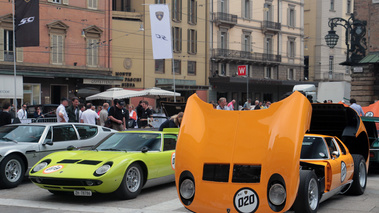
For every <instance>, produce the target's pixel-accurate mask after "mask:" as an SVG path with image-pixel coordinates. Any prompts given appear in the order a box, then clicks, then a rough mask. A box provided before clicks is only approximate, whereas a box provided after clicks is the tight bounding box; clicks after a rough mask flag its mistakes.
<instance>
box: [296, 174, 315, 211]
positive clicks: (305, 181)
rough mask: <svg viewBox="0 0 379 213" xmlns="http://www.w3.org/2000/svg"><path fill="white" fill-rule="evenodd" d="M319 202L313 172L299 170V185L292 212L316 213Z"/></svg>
mask: <svg viewBox="0 0 379 213" xmlns="http://www.w3.org/2000/svg"><path fill="white" fill-rule="evenodd" d="M319 202H320V190H319V185H318V181H317V176H316V174H315V173H314V172H313V171H310V170H300V185H299V190H298V193H297V197H296V200H295V203H294V204H293V210H294V211H295V212H296V213H316V212H317V209H318V206H319Z"/></svg>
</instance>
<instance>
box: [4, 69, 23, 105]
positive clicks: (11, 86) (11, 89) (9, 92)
mask: <svg viewBox="0 0 379 213" xmlns="http://www.w3.org/2000/svg"><path fill="white" fill-rule="evenodd" d="M15 81H16V86H15ZM15 90H16V91H15ZM15 96H16V98H17V100H18V102H20V101H21V102H22V99H23V78H22V76H16V79H15V78H14V76H13V75H0V108H1V107H2V106H3V103H4V102H10V103H13V100H14V98H15Z"/></svg>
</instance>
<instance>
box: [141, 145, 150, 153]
mask: <svg viewBox="0 0 379 213" xmlns="http://www.w3.org/2000/svg"><path fill="white" fill-rule="evenodd" d="M147 151H149V148H148V147H147V146H144V147H142V149H141V152H142V153H146V152H147Z"/></svg>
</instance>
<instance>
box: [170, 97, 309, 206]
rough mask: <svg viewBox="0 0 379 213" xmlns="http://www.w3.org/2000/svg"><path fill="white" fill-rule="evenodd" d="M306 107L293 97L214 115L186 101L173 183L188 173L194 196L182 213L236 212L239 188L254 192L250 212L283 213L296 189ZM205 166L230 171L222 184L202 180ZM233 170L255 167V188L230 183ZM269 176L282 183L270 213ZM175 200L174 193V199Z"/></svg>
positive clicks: (206, 107) (199, 102)
mask: <svg viewBox="0 0 379 213" xmlns="http://www.w3.org/2000/svg"><path fill="white" fill-rule="evenodd" d="M311 113H312V106H311V104H310V103H309V101H308V100H307V99H306V98H305V97H304V96H303V95H302V94H301V93H299V92H295V93H293V94H292V95H291V96H289V97H288V98H286V99H284V100H282V101H279V102H276V103H273V104H272V105H271V106H270V108H268V109H263V110H253V111H224V110H215V109H213V107H212V105H210V104H208V103H205V102H203V101H202V100H200V99H199V98H198V97H197V96H196V95H192V96H191V97H190V98H189V99H188V102H187V106H186V109H185V113H184V118H183V121H182V125H181V128H180V132H179V139H178V142H177V146H176V162H175V179H176V184H177V189H178V193H179V183H180V176H181V174H182V173H183V172H187V171H188V172H190V173H191V174H192V175H193V178H194V182H195V195H194V198H193V201H191V203H190V204H189V205H186V204H184V203H183V204H184V206H185V207H186V208H188V209H189V210H191V211H194V212H238V210H237V209H236V207H235V200H234V198H235V196H236V195H237V194H236V193H237V192H238V191H239V190H240V189H242V188H246V187H247V188H250V189H252V190H253V191H254V192H256V196H257V197H256V199H255V200H254V202H256V203H255V205H257V206H256V208H255V210H254V211H255V212H265V213H267V212H284V211H287V210H288V209H289V208H290V207H291V206H292V204H293V202H294V201H295V198H296V194H297V190H298V185H299V169H300V166H299V165H300V152H301V146H302V140H303V137H304V134H305V132H306V131H307V130H308V129H309V125H310V120H311ZM205 164H218V165H230V167H229V168H230V169H229V176H228V179H227V181H226V182H219V181H209V180H203V168H204V165H205ZM235 165H253V166H260V167H261V172H260V180H259V182H257V183H240V182H234V181H233V170H234V169H233V168H234V166H235ZM275 174H276V175H277V174H278V175H279V176H281V177H282V178H283V180H284V185H285V189H286V192H287V197H286V201H285V204H284V207H283V208H282V209H280V211H274V210H273V209H272V208H270V206H269V202H268V198H267V191H268V184H269V181H270V178H272V177H273V175H274V176H275ZM179 197H180V193H179Z"/></svg>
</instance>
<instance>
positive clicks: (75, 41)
mask: <svg viewBox="0 0 379 213" xmlns="http://www.w3.org/2000/svg"><path fill="white" fill-rule="evenodd" d="M39 4H40V5H39V10H40V12H39V14H40V29H39V30H40V46H38V47H24V48H14V47H13V27H12V26H13V25H12V24H13V23H12V7H13V4H12V1H8V0H1V1H0V75H1V76H2V78H1V79H0V80H2V81H9V79H11V78H12V75H14V69H13V68H14V66H13V65H14V63H13V56H16V66H15V67H16V75H17V84H18V85H17V88H19V89H17V90H18V91H17V92H19V90H22V92H21V94H20V95H18V98H19V100H20V102H24V103H28V104H30V105H34V104H50V103H51V104H58V103H59V102H60V99H61V98H62V97H67V98H71V97H74V96H78V97H85V96H88V95H90V94H93V93H96V92H100V91H103V90H105V89H106V88H110V87H112V86H115V85H120V84H121V79H122V78H121V77H114V76H112V69H111V68H112V60H111V57H110V52H111V45H110V41H111V38H112V36H111V30H110V29H111V19H110V17H111V16H110V14H109V11H110V10H109V8H110V7H111V2H110V3H108V1H99V0H79V1H69V0H43V1H39ZM15 50H16V51H15ZM0 84H2V85H7V84H5V83H4V82H1V83H0ZM19 84H21V85H19ZM12 85H14V84H12ZM20 88H22V89H20ZM5 90H7V91H6V93H10V94H12V93H14V91H11V90H12V88H10V87H7V88H5V89H4V88H3V89H2V91H5ZM13 97H14V96H13ZM0 99H1V100H2V101H5V100H9V99H12V98H9V97H6V96H4V95H3V96H1V93H0ZM19 104H20V103H19Z"/></svg>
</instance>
